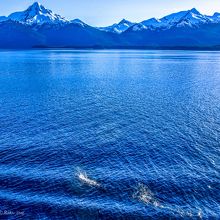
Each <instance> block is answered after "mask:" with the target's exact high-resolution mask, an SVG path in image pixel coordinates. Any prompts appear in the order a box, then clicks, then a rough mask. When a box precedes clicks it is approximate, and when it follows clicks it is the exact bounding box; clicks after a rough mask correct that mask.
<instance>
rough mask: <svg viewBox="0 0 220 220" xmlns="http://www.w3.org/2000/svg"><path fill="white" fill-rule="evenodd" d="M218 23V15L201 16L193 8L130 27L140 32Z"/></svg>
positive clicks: (219, 15) (219, 20)
mask: <svg viewBox="0 0 220 220" xmlns="http://www.w3.org/2000/svg"><path fill="white" fill-rule="evenodd" d="M216 22H220V14H219V13H215V14H214V15H213V16H207V15H202V14H201V13H200V12H199V11H198V10H196V9H195V8H193V9H191V10H188V11H180V12H177V13H173V14H170V15H167V16H165V17H163V18H160V19H156V18H151V19H148V20H145V21H142V22H141V23H139V24H135V25H134V26H133V27H132V30H134V31H141V30H143V29H151V30H155V29H158V28H160V29H163V30H165V29H170V28H172V27H184V26H185V27H197V26H198V25H201V24H207V23H216Z"/></svg>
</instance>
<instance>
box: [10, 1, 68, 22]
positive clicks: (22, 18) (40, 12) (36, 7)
mask: <svg viewBox="0 0 220 220" xmlns="http://www.w3.org/2000/svg"><path fill="white" fill-rule="evenodd" d="M8 19H11V20H14V21H18V22H21V23H25V24H28V25H32V24H44V23H56V24H58V23H64V22H67V20H66V19H65V18H63V17H61V16H60V15H57V14H54V13H53V12H52V11H51V10H49V9H46V8H45V7H44V6H43V5H41V4H40V3H38V2H35V3H34V4H33V5H31V6H30V7H29V8H28V9H27V10H25V11H22V12H15V13H12V14H11V15H9V16H8Z"/></svg>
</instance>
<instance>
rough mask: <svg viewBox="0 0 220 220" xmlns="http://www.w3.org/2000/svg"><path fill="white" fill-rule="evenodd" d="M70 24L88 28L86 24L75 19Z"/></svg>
mask: <svg viewBox="0 0 220 220" xmlns="http://www.w3.org/2000/svg"><path fill="white" fill-rule="evenodd" d="M70 23H71V24H77V25H79V26H81V27H86V26H88V25H87V24H86V23H84V22H83V21H81V20H80V19H78V18H76V19H73V20H71V21H70Z"/></svg>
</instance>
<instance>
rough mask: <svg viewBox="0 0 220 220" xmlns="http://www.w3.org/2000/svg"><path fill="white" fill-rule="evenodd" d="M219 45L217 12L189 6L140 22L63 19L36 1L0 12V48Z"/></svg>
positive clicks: (218, 16)
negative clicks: (100, 24)
mask: <svg viewBox="0 0 220 220" xmlns="http://www.w3.org/2000/svg"><path fill="white" fill-rule="evenodd" d="M33 47H34V48H36V47H44V48H48V47H51V48H54V47H58V48H59V47H60V48H61V47H65V48H214V49H219V48H220V13H217V12H216V13H214V14H213V15H212V16H208V15H203V14H201V13H200V12H199V11H197V10H196V9H195V8H193V9H191V10H187V11H181V12H177V13H173V14H170V15H167V16H165V17H163V18H151V19H148V20H144V21H142V22H140V23H135V22H131V21H128V20H125V19H123V20H122V21H120V22H119V23H116V24H113V25H111V26H107V27H92V26H90V25H88V24H86V23H84V22H83V21H81V20H79V19H74V20H68V19H66V18H64V17H62V16H60V15H58V14H55V13H53V12H52V11H51V10H49V9H47V8H45V7H44V6H43V5H41V4H40V3H38V2H35V3H34V4H33V5H31V6H30V7H28V9H26V10H25V11H22V12H14V13H12V14H10V15H9V16H7V17H6V16H0V48H33Z"/></svg>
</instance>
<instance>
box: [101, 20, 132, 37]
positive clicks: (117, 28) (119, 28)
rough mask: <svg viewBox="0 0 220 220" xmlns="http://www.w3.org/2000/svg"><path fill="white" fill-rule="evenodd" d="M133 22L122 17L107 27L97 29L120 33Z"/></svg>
mask: <svg viewBox="0 0 220 220" xmlns="http://www.w3.org/2000/svg"><path fill="white" fill-rule="evenodd" d="M133 24H134V23H132V22H130V21H128V20H126V19H122V20H121V21H120V22H119V23H117V24H113V25H111V26H108V27H100V28H98V29H99V30H102V31H107V32H113V33H117V34H120V33H122V32H124V31H126V30H127V29H128V28H129V27H131V26H132V25H133Z"/></svg>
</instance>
